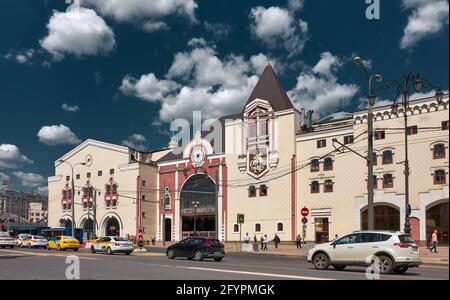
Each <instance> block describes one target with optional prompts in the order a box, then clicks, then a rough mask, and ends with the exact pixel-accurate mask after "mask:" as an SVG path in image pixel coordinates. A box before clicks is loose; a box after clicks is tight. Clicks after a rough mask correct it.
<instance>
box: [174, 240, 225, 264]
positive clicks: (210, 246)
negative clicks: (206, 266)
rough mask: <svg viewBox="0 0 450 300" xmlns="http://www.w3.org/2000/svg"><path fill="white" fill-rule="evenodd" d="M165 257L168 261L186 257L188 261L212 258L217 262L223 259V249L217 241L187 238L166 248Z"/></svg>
mask: <svg viewBox="0 0 450 300" xmlns="http://www.w3.org/2000/svg"><path fill="white" fill-rule="evenodd" d="M166 256H167V258H169V259H174V258H175V257H186V258H187V259H189V260H192V259H193V260H196V261H201V260H203V259H204V258H212V259H214V260H215V261H217V262H219V261H221V260H222V259H223V258H224V257H225V249H224V245H223V244H222V243H221V242H220V241H219V240H215V239H210V238H206V237H188V238H186V239H184V240H182V241H180V242H179V243H176V244H174V245H172V246H170V247H168V248H167V251H166Z"/></svg>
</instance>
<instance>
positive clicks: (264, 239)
mask: <svg viewBox="0 0 450 300" xmlns="http://www.w3.org/2000/svg"><path fill="white" fill-rule="evenodd" d="M268 245H269V238H268V237H267V234H265V235H264V237H263V250H264V251H268V250H269V248H268V247H267V246H268Z"/></svg>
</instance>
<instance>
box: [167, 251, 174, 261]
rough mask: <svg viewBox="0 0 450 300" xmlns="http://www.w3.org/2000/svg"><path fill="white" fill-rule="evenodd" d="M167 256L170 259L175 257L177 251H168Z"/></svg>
mask: <svg viewBox="0 0 450 300" xmlns="http://www.w3.org/2000/svg"><path fill="white" fill-rule="evenodd" d="M167 258H168V259H174V258H175V251H173V250H172V249H170V250H169V251H167Z"/></svg>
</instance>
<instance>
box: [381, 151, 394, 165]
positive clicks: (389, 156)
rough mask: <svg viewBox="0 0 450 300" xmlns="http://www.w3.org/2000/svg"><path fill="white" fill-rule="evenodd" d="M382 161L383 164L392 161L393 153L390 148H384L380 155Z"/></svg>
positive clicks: (388, 163)
mask: <svg viewBox="0 0 450 300" xmlns="http://www.w3.org/2000/svg"><path fill="white" fill-rule="evenodd" d="M382 158H383V159H382V163H383V165H390V164H392V163H393V160H394V159H393V154H392V151H391V150H386V151H384V152H383V156H382Z"/></svg>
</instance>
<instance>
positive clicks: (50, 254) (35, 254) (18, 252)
mask: <svg viewBox="0 0 450 300" xmlns="http://www.w3.org/2000/svg"><path fill="white" fill-rule="evenodd" d="M0 252H9V253H16V254H22V255H24V256H25V255H31V256H45V257H52V256H53V257H67V256H69V255H63V254H53V253H48V254H47V253H37V252H25V251H16V250H0ZM73 256H77V257H78V258H80V259H87V260H98V259H97V258H93V257H85V256H81V255H76V254H74V255H73Z"/></svg>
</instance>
